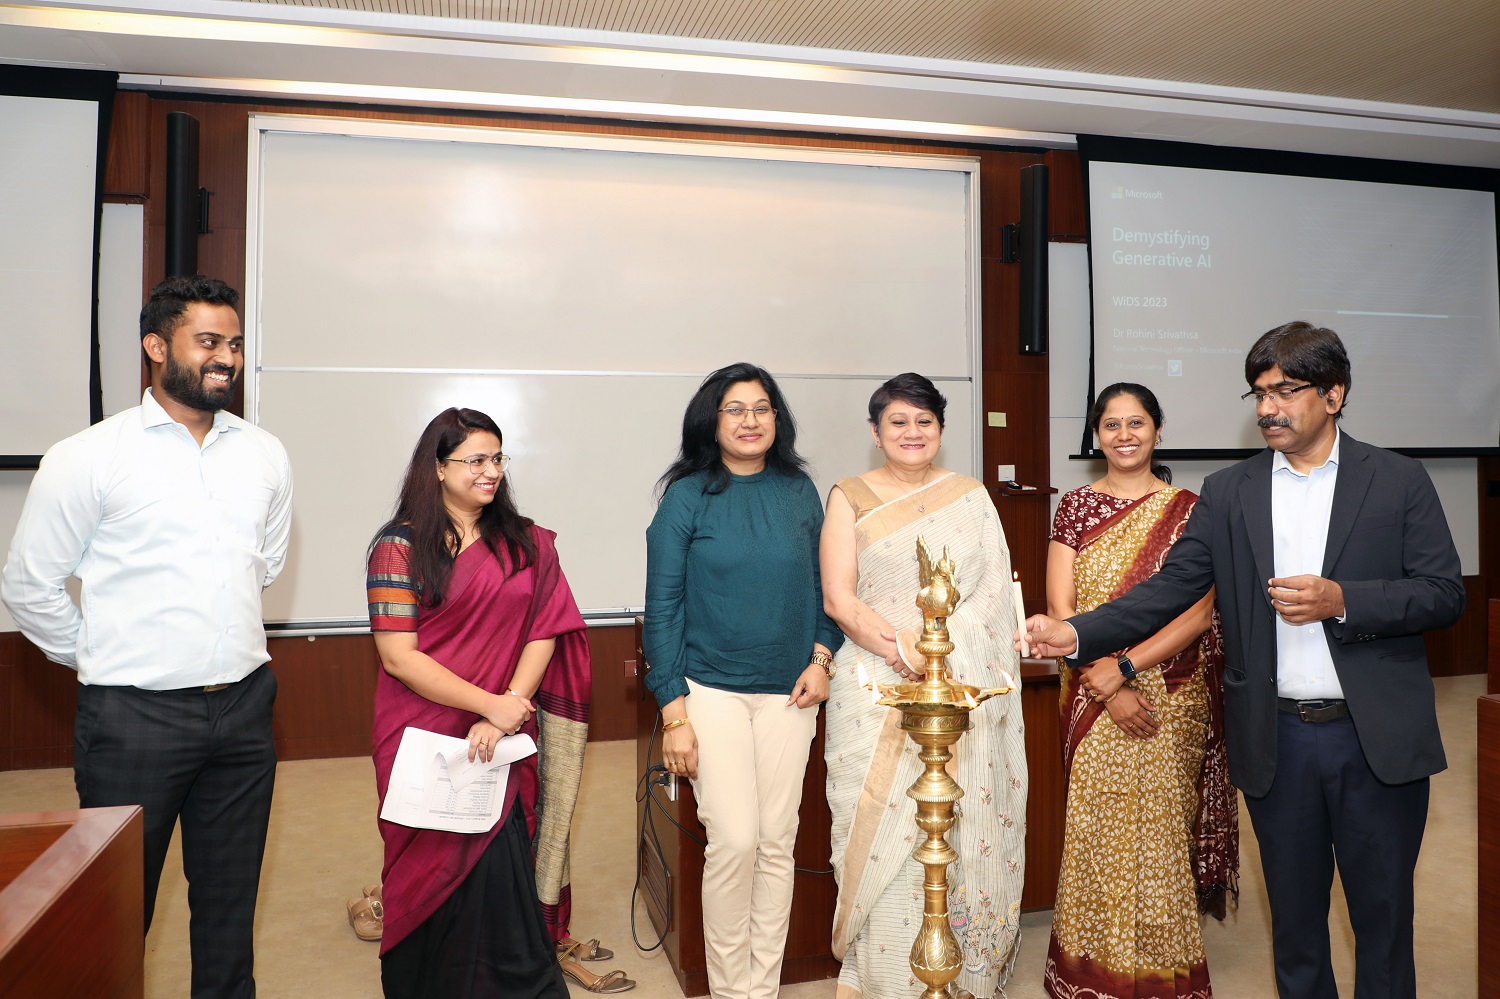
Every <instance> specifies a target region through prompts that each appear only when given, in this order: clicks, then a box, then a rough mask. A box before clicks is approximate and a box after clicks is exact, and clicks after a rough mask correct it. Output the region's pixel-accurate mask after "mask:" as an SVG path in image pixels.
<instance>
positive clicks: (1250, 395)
mask: <svg viewBox="0 0 1500 999" xmlns="http://www.w3.org/2000/svg"><path fill="white" fill-rule="evenodd" d="M1316 387H1317V386H1315V385H1313V384H1312V383H1311V382H1307V383H1306V384H1303V385H1278V386H1276V387H1275V388H1273V389H1268V390H1267V391H1265V392H1262V391H1261V390H1260V389H1251V390H1250V391H1249V392H1246V393H1245V394H1244V395H1242V396H1240V398H1241V399H1249V400H1250V401H1251V402H1253V403H1254V404H1255V405H1257V406H1259V405H1260V404H1261V403H1263V402H1265V401H1266V400H1267V399H1275V400H1276V401H1277V402H1291V401H1292V400H1293V399H1294V398H1296V396H1297V393H1298V392H1301V391H1302V390H1303V389H1310V388H1316Z"/></svg>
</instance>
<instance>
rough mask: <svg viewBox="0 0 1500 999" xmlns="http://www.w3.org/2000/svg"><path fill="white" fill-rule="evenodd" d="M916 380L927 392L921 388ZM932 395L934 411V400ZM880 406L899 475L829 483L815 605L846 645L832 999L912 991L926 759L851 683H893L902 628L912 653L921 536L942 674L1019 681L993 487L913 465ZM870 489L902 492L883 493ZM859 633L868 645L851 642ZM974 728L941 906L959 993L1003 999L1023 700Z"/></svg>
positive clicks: (992, 711) (1014, 879)
mask: <svg viewBox="0 0 1500 999" xmlns="http://www.w3.org/2000/svg"><path fill="white" fill-rule="evenodd" d="M910 378H920V376H900V377H899V378H897V379H893V380H892V382H891V383H887V385H888V386H889V385H893V384H894V383H897V382H900V381H901V379H910ZM921 382H923V383H925V384H926V387H927V388H929V389H930V388H931V382H928V381H927V380H926V379H921ZM898 388H899V386H898ZM882 391H884V389H882ZM907 391H908V392H909V394H911V395H916V396H918V400H917V401H916V402H915V403H912V404H911V405H908V406H907V409H909V410H910V409H913V408H915V414H908V415H913V416H915V415H920V413H922V412H929V411H930V410H931V409H932V408H933V406H932V405H929V406H927V407H925V408H924V407H922V406H921V405H920V402H921V401H923V394H924V390H922V389H921V387H920V385H918V387H917V388H916V389H912V388H910V387H908V389H907ZM931 391H932V396H935V397H936V400H938V402H937V403H936V405H939V406H940V401H941V398H942V397H941V396H940V395H937V393H936V390H935V389H932V390H931ZM879 400H880V392H877V393H876V399H875V400H872V404H871V412H872V422H875V423H876V427H877V442H880V444H881V446H882V448H883V449H884V450H886V452H887V454H888V455H891V453H892V452H893V451H896V450H897V448H898V447H900V448H902V450H901V451H900V452H899V453H898V454H897V455H896V456H895V458H894V461H895V462H901V461H902V459H905V462H904V464H901V465H899V466H898V467H897V468H896V469H895V471H896V472H899V473H902V474H900V475H893V476H884V475H882V474H881V473H882V472H885V471H886V469H876V470H875V471H873V472H870V473H867V474H866V475H864V476H860V477H856V478H850V479H845V480H843V481H842V482H840V483H839V484H838V486H837V487H836V488H835V489H834V491H833V495H832V496H831V497H830V500H829V508H830V511H835V512H832V513H831V515H830V521H831V526H829V524H830V521H825V529H824V536H823V538H824V540H823V559H824V566H825V569H824V574H823V580H824V593H825V598H826V600H827V602H828V604H829V607H830V612H831V614H832V616H833V617H834V619H835V620H836V621H838V622H839V623H840V625H841V626H843V628H844V631H845V634H846V635H848V636H849V639H850V640H849V641H846V642H845V643H844V645H843V647H842V648H841V649H840V650H839V653H838V655H837V657H836V662H837V667H838V668H837V669H836V671H835V673H834V677H833V680H832V683H831V689H830V694H829V700H828V718H827V737H826V743H825V755H826V759H827V764H828V803H829V807H830V809H831V810H832V813H833V829H832V846H833V867H834V873H835V875H836V877H837V878H838V883H839V894H838V903H837V908H836V910H835V914H834V926H833V953H834V956H835V957H837V958H838V959H839V960H841V961H842V962H843V965H844V966H843V971H842V973H841V974H840V976H839V985H838V992H837V995H838V996H839V999H859V997H863V999H871V997H894V996H902V995H909V994H912V988H913V985H914V979H913V977H912V974H911V968H910V965H909V963H908V961H909V957H910V952H911V946H912V942H913V941H914V940H915V939H916V934H917V930H918V929H919V928H920V927H921V922H922V897H923V896H922V880H923V871H922V867H921V866H920V865H919V864H917V862H916V861H915V860H913V859H912V856H911V854H912V850H913V849H914V848H915V845H916V836H917V827H916V824H915V821H914V816H915V803H914V802H913V801H912V799H910V798H908V797H907V796H906V789H907V787H909V786H910V785H911V783H912V781H913V780H915V779H916V777H917V775H918V773H919V772H920V771H921V763H920V761H919V760H918V758H917V754H916V750H915V747H914V746H913V745H912V743H911V741H910V739H908V738H907V736H906V735H905V733H903V732H902V731H901V729H900V727H899V724H900V720H901V715H900V713H899V712H897V711H895V710H894V709H891V708H886V707H881V706H878V705H875V704H873V703H872V702H871V695H870V693H869V691H866V690H864V689H863V688H862V686H861V683H862V678H863V679H865V680H877V681H879V682H882V683H889V682H892V681H896V680H899V679H901V677H900V676H896V675H894V674H893V672H892V665H889V664H888V662H889V661H890V660H895V664H896V670H897V672H900V673H903V675H911V671H910V669H909V668H908V667H907V666H906V665H905V664H904V663H903V662H902V661H901V660H900V659H899V658H897V657H896V655H895V652H894V645H895V642H894V640H893V639H895V636H896V635H897V633H898V632H905V633H906V635H905V636H904V638H903V639H902V644H903V645H905V647H907V648H908V649H909V648H910V637H911V635H912V634H913V633H914V632H915V631H917V630H920V628H921V625H922V620H921V614H920V612H919V611H918V610H917V607H916V603H915V600H916V594H917V589H918V582H917V560H916V544H917V537H918V536H919V535H920V536H922V537H923V538H925V539H926V542H927V544H928V546H929V547H930V548H931V549H932V551H933V552H934V553H936V552H938V551H941V550H942V549H943V548H944V547H946V548H948V549H949V552H950V554H951V557H952V559H953V562H954V565H955V567H956V573H955V580H956V582H957V584H958V589H959V593H960V594H961V599H960V601H959V604H958V607H957V609H956V610H955V612H954V614H953V616H952V617H950V618H949V619H948V631H949V637H950V639H951V640H952V642H953V644H954V651H953V653H952V654H951V655H950V656H949V657H948V669H949V672H950V674H952V675H953V677H954V678H955V679H958V680H961V681H963V682H965V683H970V684H975V685H977V686H984V687H994V686H1001V685H1004V684H1009V683H1011V682H1012V678H1016V677H1018V676H1019V673H1018V669H1017V658H1016V653H1015V650H1014V648H1013V647H1012V644H1011V632H1012V631H1013V630H1014V627H1015V625H1014V622H1015V620H1016V617H1015V611H1014V608H1013V606H1012V588H1011V572H1010V553H1009V551H1008V549H1007V548H1006V543H1005V535H1004V532H1003V531H1002V530H1001V527H1000V521H999V518H998V516H997V515H996V514H995V508H994V505H993V504H992V503H991V501H990V498H989V495H988V493H987V492H986V491H985V488H984V486H983V485H981V484H980V483H978V482H976V481H974V480H973V479H970V478H968V477H967V476H964V475H959V474H956V473H952V472H944V471H943V470H942V469H938V468H936V467H935V466H933V465H932V464H931V457H932V456H933V455H935V453H936V447H935V446H933V447H931V449H930V450H931V454H929V455H927V461H926V464H925V465H922V464H921V463H920V462H917V461H915V460H913V458H914V455H916V454H917V453H918V452H919V451H920V448H919V447H918V446H917V445H916V444H915V443H899V442H898V441H897V440H895V438H897V437H901V436H902V435H901V434H899V433H894V432H891V431H894V430H897V429H904V430H905V436H904V437H902V440H908V439H910V440H914V439H915V438H916V436H917V434H918V433H919V432H920V428H919V427H918V426H917V422H916V419H915V418H913V419H911V420H909V421H908V422H907V423H906V424H905V426H904V427H903V428H896V427H887V426H886V421H887V420H888V419H889V418H890V416H891V412H892V411H893V410H898V409H899V408H900V407H901V406H902V405H903V400H902V398H901V397H899V396H898V397H897V398H895V399H893V400H891V401H889V402H888V403H887V404H884V405H881V406H877V405H876V403H877V402H878V401H879ZM874 414H880V417H878V418H877V417H875V416H874ZM929 415H931V414H930V412H929ZM940 416H941V410H940V409H939V410H938V416H937V419H939V420H940ZM939 433H940V427H934V428H931V429H930V430H929V436H930V437H931V438H932V442H933V443H934V444H935V442H936V439H937V437H938V434H939ZM908 466H910V467H908ZM908 473H909V474H908ZM913 482H915V483H916V484H915V486H914V487H913V488H911V489H910V490H909V491H908V489H907V486H908V485H912V483H913ZM881 491H883V492H885V493H886V494H887V495H890V494H891V493H894V494H895V495H896V496H897V498H896V499H894V500H890V499H883V498H882V496H881V495H880V492H881ZM840 504H842V505H843V506H842V507H840ZM830 531H851V532H852V534H853V537H852V539H851V538H848V537H844V538H842V539H833V538H831V537H830ZM841 552H847V553H848V554H849V555H852V557H853V562H854V564H855V566H857V579H856V578H853V577H854V570H853V569H850V568H843V569H841V570H840V571H838V572H837V574H836V575H835V577H833V578H830V576H829V567H830V565H831V564H832V563H836V562H838V561H839V559H840V554H841ZM861 639H863V640H864V642H865V643H867V644H868V645H872V646H876V647H877V648H876V649H875V650H872V649H870V648H867V647H864V646H862V645H860V644H858V642H859V641H860V640H861ZM973 726H974V727H973V728H972V730H970V731H969V732H968V733H966V734H965V735H964V737H963V738H962V739H960V740H959V742H958V744H957V745H956V746H955V747H954V759H953V762H952V763H951V764H950V765H949V766H950V770H951V772H952V773H953V774H954V776H955V778H956V779H957V780H958V783H959V784H960V785H961V786H962V787H963V788H964V797H963V799H962V800H961V801H959V802H958V804H957V805H956V806H955V813H956V814H957V816H958V819H957V822H956V823H955V825H954V827H953V829H952V831H951V832H950V833H949V834H948V841H949V843H950V844H952V846H953V847H954V849H955V850H956V851H957V852H958V855H959V860H958V861H956V862H955V863H954V864H953V865H952V866H951V867H950V868H949V872H948V876H949V884H950V886H951V888H950V892H949V911H950V919H951V923H952V926H953V931H954V934H955V935H956V936H957V938H958V943H959V947H960V948H961V950H962V954H963V968H962V971H961V972H960V974H959V978H958V980H957V982H956V984H957V986H958V988H960V989H962V990H964V991H966V992H969V993H971V994H973V995H975V996H980V997H985V999H988V997H990V996H996V995H999V994H1000V991H999V990H1000V986H1001V985H1003V984H1004V982H1005V981H1006V979H1007V977H1008V976H1009V974H1010V971H1011V967H1012V965H1013V963H1014V961H1015V955H1016V951H1017V947H1018V944H1019V938H1020V900H1021V882H1022V877H1023V871H1024V849H1025V827H1026V785H1027V778H1026V748H1025V740H1024V731H1023V726H1022V722H1021V705H1020V696H1019V692H1017V693H1013V694H1010V695H1006V696H1002V697H996V698H993V699H991V700H990V701H988V702H986V703H985V704H984V705H983V706H981V707H980V708H979V709H977V710H976V711H975V712H974V713H973Z"/></svg>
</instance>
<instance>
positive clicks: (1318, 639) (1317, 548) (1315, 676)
mask: <svg viewBox="0 0 1500 999" xmlns="http://www.w3.org/2000/svg"><path fill="white" fill-rule="evenodd" d="M1335 434H1336V436H1335V438H1334V441H1333V451H1332V452H1330V453H1329V455H1328V460H1327V461H1325V462H1324V463H1323V464H1321V465H1319V466H1318V467H1317V468H1314V469H1311V470H1310V471H1309V472H1308V473H1307V474H1306V475H1303V474H1302V473H1301V472H1298V471H1297V470H1296V469H1295V468H1293V467H1292V463H1291V462H1290V461H1288V460H1287V458H1286V455H1284V454H1282V453H1281V452H1280V451H1277V452H1276V453H1275V455H1273V456H1272V458H1271V533H1272V534H1273V535H1275V554H1274V558H1275V572H1276V576H1277V577H1278V578H1285V577H1287V576H1301V575H1312V576H1321V575H1323V555H1324V553H1325V552H1326V550H1327V548H1328V520H1329V517H1330V516H1331V515H1332V512H1333V487H1334V485H1335V484H1336V483H1337V482H1338V475H1339V444H1340V441H1341V438H1342V436H1343V433H1342V431H1335ZM1276 690H1277V693H1278V694H1280V695H1281V696H1282V697H1289V698H1291V699H1292V700H1296V701H1313V700H1328V699H1339V700H1341V699H1342V698H1343V696H1344V688H1343V687H1342V686H1341V685H1340V684H1339V676H1338V672H1337V671H1336V670H1335V669H1334V666H1333V653H1331V652H1329V651H1328V638H1327V636H1326V635H1325V633H1324V628H1323V622H1322V621H1313V622H1312V623H1310V624H1287V623H1286V622H1285V621H1283V620H1282V619H1281V617H1280V615H1277V617H1276Z"/></svg>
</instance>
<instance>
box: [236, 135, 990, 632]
mask: <svg viewBox="0 0 1500 999" xmlns="http://www.w3.org/2000/svg"><path fill="white" fill-rule="evenodd" d="M250 129H251V142H250V147H251V148H250V170H249V177H250V190H249V198H250V202H249V219H250V220H251V224H250V225H249V226H248V230H247V260H248V261H250V266H249V267H248V268H247V288H246V329H247V334H248V337H249V339H250V350H251V358H252V362H253V367H252V372H251V377H250V378H249V379H248V380H247V386H246V391H247V399H246V408H247V412H248V413H249V414H250V416H251V418H252V419H254V420H255V421H256V422H257V423H259V424H260V425H261V426H263V427H265V428H266V429H267V430H269V431H271V432H272V433H274V434H276V435H277V436H278V437H280V438H281V440H282V441H283V443H285V444H286V447H287V450H288V453H289V454H290V456H291V459H292V467H293V472H294V475H295V478H296V496H295V501H294V527H293V535H292V550H291V553H290V555H289V556H288V562H287V567H286V570H285V572H284V574H283V576H282V579H281V580H280V581H279V582H278V583H277V584H276V585H275V586H274V587H272V588H271V589H270V590H268V591H267V593H266V598H265V613H266V618H267V620H268V621H271V622H295V623H317V622H346V621H355V620H359V619H362V618H364V616H365V602H364V579H363V566H364V551H365V547H366V545H367V544H368V543H369V540H370V537H371V535H372V533H373V532H374V531H375V529H376V528H377V527H379V526H380V524H381V523H382V522H383V521H384V520H385V519H386V518H387V517H388V516H389V515H390V511H391V507H392V504H393V502H394V498H395V492H396V489H397V486H398V483H399V479H400V475H401V473H402V471H403V470H404V468H405V466H406V462H407V460H408V459H409V456H410V453H411V448H412V446H413V444H414V443H415V441H416V439H417V436H418V435H419V434H420V432H421V430H422V428H423V427H424V426H425V425H426V423H427V421H428V420H429V419H431V417H432V416H434V415H435V414H436V413H438V412H439V411H440V410H442V409H443V408H445V407H447V406H453V405H457V406H469V407H472V408H475V409H480V410H483V411H484V412H486V413H488V414H489V415H490V416H492V417H494V418H495V420H496V422H497V423H498V424H499V425H500V427H501V430H502V432H503V433H504V438H505V445H504V446H505V450H506V452H507V453H508V454H511V455H512V456H513V457H514V461H513V463H512V465H511V467H510V469H509V471H508V472H507V475H508V476H509V477H510V480H511V484H512V486H513V487H514V489H515V490H516V496H517V502H518V504H519V505H520V508H521V510H522V512H523V513H525V514H526V515H527V516H529V517H532V518H533V519H535V520H536V521H537V522H538V523H540V524H542V525H544V526H546V527H549V528H551V529H553V530H555V531H557V532H558V548H559V551H560V553H561V556H562V559H563V568H564V571H565V572H566V573H567V575H568V577H569V581H570V582H571V584H572V586H573V589H574V593H575V595H576V596H577V598H578V601H579V605H580V606H581V607H583V608H585V610H586V611H588V612H593V613H596V614H607V613H614V614H622V613H624V612H626V611H630V610H634V609H637V608H639V607H640V606H641V604H642V602H643V598H644V588H645V583H644V575H645V539H644V533H645V528H646V525H647V524H648V523H649V522H650V518H651V515H652V512H653V511H654V506H655V504H654V498H653V493H652V487H653V484H654V483H655V481H656V479H657V478H658V477H659V476H660V475H661V473H662V472H663V471H664V470H665V468H666V466H667V464H668V463H669V462H670V461H671V460H672V458H673V456H674V455H675V453H676V449H677V446H678V442H679V436H680V431H681V422H682V412H683V409H684V407H685V406H686V403H687V400H688V399H689V398H690V397H691V395H692V393H693V391H694V390H695V389H696V388H697V386H698V383H699V382H700V381H701V379H702V377H703V376H704V375H705V374H706V373H707V372H708V371H710V370H712V369H714V368H718V367H721V366H723V365H725V364H728V363H731V362H733V361H740V360H746V361H751V362H752V363H755V364H759V365H761V366H762V367H765V368H767V369H768V370H770V371H771V372H772V373H773V374H775V375H776V376H777V378H778V379H779V380H780V382H781V386H782V389H783V391H784V392H785V394H786V395H787V398H788V403H789V406H790V408H791V409H792V411H793V413H794V414H795V416H796V419H797V421H798V424H799V442H798V443H799V450H801V452H802V453H803V454H804V456H806V457H808V458H809V459H810V461H811V462H812V464H813V468H812V472H813V474H814V479H815V481H817V483H818V485H819V488H820V489H821V490H823V491H826V490H827V488H828V487H829V486H831V485H832V483H833V482H835V481H837V480H838V479H839V478H842V477H844V476H847V475H852V474H855V473H858V472H861V471H864V470H866V469H868V468H871V467H873V466H874V465H876V464H877V463H878V452H877V451H875V449H874V447H873V446H872V444H871V438H870V434H869V431H868V427H867V424H866V422H865V420H866V402H867V400H868V398H869V395H870V393H871V392H872V391H873V390H874V389H875V388H876V387H877V386H878V385H879V384H880V383H881V382H882V381H884V380H885V379H886V378H888V377H890V376H891V375H893V374H896V373H899V372H902V371H908V370H916V371H921V372H922V373H924V374H926V375H928V376H929V377H932V378H933V379H934V380H935V381H937V383H938V386H939V388H940V389H942V391H943V392H944V393H945V394H946V395H947V397H948V400H949V410H948V431H947V434H946V435H945V437H944V444H943V452H942V456H941V459H940V460H941V461H942V462H943V463H944V464H945V465H946V466H947V467H951V468H953V469H955V470H958V471H962V472H965V473H966V474H971V475H972V474H974V473H975V471H976V470H977V468H978V458H977V454H978V446H979V435H978V432H977V422H976V421H977V416H976V414H977V412H978V408H979V407H978V405H977V402H976V392H977V381H976V371H977V370H978V365H977V351H978V348H977V317H978V280H977V261H978V235H977V234H978V222H977V184H976V183H975V179H976V177H977V161H975V160H973V159H971V158H968V157H946V156H907V155H899V154H889V153H865V152H858V151H843V150H840V151H836V152H835V151H828V150H817V149H810V148H803V147H770V146H747V145H743V144H731V143H706V142H696V141H683V140H657V139H635V138H620V137H610V136H591V135H578V134H573V133H532V132H515V131H505V130H498V129H477V128H457V127H445V126H429V125H413V124H407V123H398V122H371V121H365V120H360V121H344V120H338V119H326V118H298V117H295V116H265V115H258V116H252V118H251V122H250Z"/></svg>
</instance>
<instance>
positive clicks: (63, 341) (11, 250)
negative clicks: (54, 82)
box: [0, 94, 140, 467]
mask: <svg viewBox="0 0 1500 999" xmlns="http://www.w3.org/2000/svg"><path fill="white" fill-rule="evenodd" d="M98 150H99V105H98V103H97V102H96V101H92V100H75V99H72V98H52V97H16V96H12V95H9V94H0V341H3V343H4V345H5V363H4V364H0V455H5V456H13V457H15V458H21V457H23V456H29V455H40V454H43V453H45V452H46V450H47V449H48V448H49V447H51V446H52V445H53V444H55V443H57V442H58V441H60V440H62V439H63V438H64V437H71V436H72V435H73V434H76V433H78V432H79V431H80V430H83V429H84V428H86V427H87V426H88V425H89V366H90V356H91V346H90V338H91V337H90V335H91V321H92V313H93V307H94V253H95V246H94V219H95V213H96V211H97V205H96V195H95V188H96V184H97V180H96V177H95V165H96V164H97V163H98V161H99V152H98ZM136 297H137V302H139V297H140V296H139V289H137V295H136ZM137 344H139V341H137ZM137 349H139V346H137ZM33 462H34V459H33ZM33 467H35V466H34V464H33Z"/></svg>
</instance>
